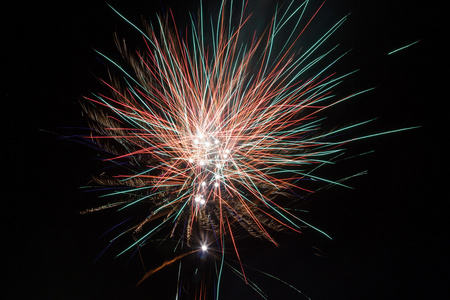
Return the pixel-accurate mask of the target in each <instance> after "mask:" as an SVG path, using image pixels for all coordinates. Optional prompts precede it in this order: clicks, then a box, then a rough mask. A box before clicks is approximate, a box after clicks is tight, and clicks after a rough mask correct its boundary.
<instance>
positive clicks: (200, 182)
mask: <svg viewBox="0 0 450 300" xmlns="http://www.w3.org/2000/svg"><path fill="white" fill-rule="evenodd" d="M308 2H309V1H305V2H304V3H303V4H301V5H300V6H298V7H294V4H293V2H292V3H291V4H290V5H288V7H287V8H286V9H284V10H283V11H281V10H279V11H277V13H276V14H275V15H274V17H273V19H272V22H271V24H270V26H268V28H267V30H266V31H265V32H264V33H262V34H260V35H256V34H255V35H254V36H253V37H251V38H250V39H247V38H248V37H246V36H242V29H243V28H244V27H245V26H249V18H248V17H245V13H244V11H245V8H246V6H247V2H244V1H243V2H242V6H241V10H240V13H239V14H238V15H237V16H238V19H239V21H238V22H237V24H235V25H234V26H233V24H232V23H233V22H232V21H231V20H232V18H233V20H235V18H236V17H235V16H234V15H233V10H232V9H230V10H227V8H226V7H227V6H226V3H225V1H223V3H222V5H221V9H220V13H219V15H218V18H217V19H216V20H213V19H211V20H208V21H205V20H204V17H203V12H202V9H201V8H200V12H199V16H198V18H192V26H191V29H186V30H185V31H184V33H183V32H182V31H179V29H178V28H177V27H176V24H175V21H173V20H172V15H171V14H169V15H167V16H166V17H162V18H158V22H157V26H154V25H146V28H145V30H141V29H139V28H138V27H137V26H135V25H134V24H132V23H131V22H129V21H128V20H127V19H126V18H125V17H123V16H122V15H120V13H119V12H117V13H118V14H119V16H121V17H122V18H123V19H124V20H125V21H127V22H128V23H130V24H131V25H132V26H133V27H134V28H136V30H138V31H139V32H140V33H141V34H142V37H143V43H144V45H145V51H143V52H140V51H136V52H133V53H131V52H130V51H129V50H128V48H127V46H126V44H125V42H122V41H119V39H117V45H118V48H119V51H120V52H121V54H122V55H123V57H124V59H125V61H126V62H127V63H128V66H129V69H126V68H124V67H122V66H121V65H119V64H118V63H116V62H114V61H113V60H111V59H109V58H108V57H107V56H105V55H103V54H101V53H100V52H99V55H101V56H102V58H103V59H105V60H107V61H109V62H110V63H111V64H112V66H113V68H115V69H116V70H118V71H119V73H120V74H121V76H118V77H114V76H113V75H111V78H110V80H109V81H106V80H104V81H103V83H104V84H105V86H107V87H108V90H109V91H110V93H109V95H103V94H94V95H93V96H91V97H86V99H87V100H88V101H87V103H86V104H84V108H85V111H86V114H87V116H88V117H89V119H90V127H91V129H92V133H91V134H90V135H89V136H87V137H86V138H87V139H88V140H90V141H91V142H93V143H94V144H95V145H96V146H97V147H100V148H101V149H103V150H104V151H105V152H107V153H109V157H107V158H105V160H107V161H110V162H112V163H113V164H114V165H116V166H117V168H116V169H117V170H120V171H117V172H118V173H111V172H109V173H107V174H106V175H101V176H99V177H95V178H94V181H95V182H96V183H97V185H99V186H108V187H110V188H112V190H113V191H112V192H111V193H107V194H105V195H103V197H105V196H110V198H113V199H115V201H116V202H113V203H111V202H110V203H108V204H107V205H103V206H100V207H97V208H92V209H88V210H86V211H85V212H90V211H95V210H100V209H103V208H110V207H118V206H120V209H121V210H124V209H127V208H129V207H137V206H138V207H141V208H142V211H143V213H144V214H145V215H144V217H143V218H142V219H141V220H140V221H139V222H137V223H136V224H135V226H132V227H131V228H128V229H127V230H125V231H124V232H122V233H120V234H119V236H122V235H124V234H125V233H132V234H133V236H134V237H135V241H134V243H132V244H131V245H130V246H129V247H127V248H126V249H123V251H122V252H121V253H120V254H123V253H125V252H127V251H130V250H131V249H135V248H139V247H141V246H142V245H144V244H145V243H146V242H147V241H149V240H150V239H151V238H154V237H155V235H156V234H157V233H158V232H161V230H162V228H170V230H169V231H170V232H169V233H168V235H167V236H166V238H171V239H173V240H176V241H178V243H177V247H178V246H179V245H182V246H180V247H181V248H182V247H184V248H185V249H186V248H187V249H190V250H189V251H190V252H186V253H184V254H182V255H180V256H178V257H177V260H180V259H181V258H182V257H184V256H185V255H187V254H190V253H196V252H197V253H198V252H199V251H200V252H212V251H211V248H214V249H215V250H214V251H215V253H216V255H217V257H218V260H219V267H218V268H217V269H218V271H217V272H216V275H217V276H216V277H217V278H218V280H220V274H221V273H222V272H221V268H222V267H223V257H224V255H225V247H226V245H232V249H234V250H233V252H234V254H235V257H236V258H237V259H238V261H240V258H239V251H238V247H237V245H236V237H235V235H236V232H239V233H240V234H241V235H242V232H243V231H242V229H243V230H244V232H246V233H247V234H249V235H251V236H254V237H256V238H260V239H265V240H268V241H270V242H273V243H276V242H275V240H274V239H273V237H272V235H273V234H271V233H272V232H277V231H281V230H283V229H291V230H294V231H297V232H300V229H301V227H302V226H305V225H307V226H310V225H309V224H308V223H306V222H305V221H303V220H302V219H301V218H299V217H298V216H296V215H295V214H294V213H293V212H292V211H291V210H289V207H285V206H284V203H287V201H286V198H288V196H287V194H292V192H293V191H296V190H299V189H302V190H304V191H306V192H308V193H309V192H312V191H310V190H308V189H307V188H306V187H302V184H301V183H302V182H303V181H304V180H310V179H313V180H316V181H322V182H323V183H325V184H334V185H344V184H343V183H342V182H341V181H331V180H328V179H325V178H321V177H317V176H315V175H314V170H316V169H317V168H319V167H321V166H322V165H325V164H330V163H332V162H331V159H332V158H333V157H335V156H338V155H340V154H341V153H342V151H343V149H342V147H340V146H341V145H343V144H345V143H347V142H349V141H352V140H355V139H344V140H337V138H336V136H337V135H340V134H341V133H344V132H346V131H348V130H349V129H351V128H353V127H356V126H360V125H362V124H365V123H367V122H361V123H358V124H353V125H351V126H346V127H341V128H338V129H334V130H332V131H327V132H323V130H322V129H321V121H322V119H320V117H319V115H320V113H321V112H322V111H324V110H325V109H327V108H329V107H331V106H333V105H335V104H337V103H339V102H342V101H345V100H347V99H350V98H352V97H355V96H356V95H358V94H360V93H362V92H358V93H354V94H351V95H349V96H347V97H345V98H337V97H335V96H334V95H333V94H332V89H334V88H335V87H336V86H337V85H339V83H340V82H342V81H343V80H344V78H345V77H346V76H349V75H350V74H351V73H353V72H351V73H347V74H344V75H341V76H338V75H336V74H335V73H333V72H332V71H330V67H331V66H332V65H333V64H334V63H335V62H336V61H337V60H338V59H340V58H341V57H342V56H343V54H342V55H336V54H335V52H336V47H334V48H331V49H327V50H326V51H323V50H321V48H322V47H321V46H322V44H323V43H324V42H325V41H327V40H328V38H329V37H330V36H331V35H332V34H333V32H335V31H336V30H337V29H338V28H339V27H340V26H341V24H342V23H343V22H344V21H345V19H346V17H344V18H342V19H341V20H339V21H338V22H336V23H335V24H334V25H333V26H331V27H330V29H329V30H328V31H326V32H325V33H324V34H323V35H322V36H320V37H319V38H318V39H317V40H316V41H315V42H314V43H312V45H311V46H310V47H309V48H306V49H304V50H302V51H301V52H300V53H298V52H296V51H294V50H295V49H294V48H293V47H294V45H297V44H298V42H299V40H300V38H301V36H302V33H303V32H304V31H305V30H306V29H307V28H308V26H309V25H310V23H311V21H312V20H313V19H314V18H315V16H316V14H317V13H318V10H317V11H313V12H312V13H311V14H310V17H305V11H306V10H307V8H308ZM200 4H201V1H200ZM231 6H233V3H231ZM319 9H320V8H319ZM227 11H228V13H227ZM204 22H205V23H206V24H210V26H211V27H208V28H209V29H206V27H207V26H205V24H204ZM209 22H210V23H209ZM287 26H290V28H289V29H288V31H289V32H292V33H291V34H290V35H289V37H288V38H287V39H285V40H284V41H283V43H281V44H277V43H279V42H278V40H277V38H276V37H277V34H279V33H280V32H281V31H282V30H286V29H287V28H286V27H287ZM245 40H250V42H249V43H244V42H243V41H245ZM275 45H276V47H275ZM275 48H276V49H277V50H274V49H275ZM280 49H281V51H280ZM330 57H331V58H330ZM325 61H328V63H325ZM319 64H320V65H321V66H322V67H321V68H320V69H319V70H318V71H314V75H312V76H311V75H309V77H306V74H311V73H312V71H313V70H314V68H317V65H319ZM366 137H369V136H364V137H359V138H358V139H362V138H366ZM289 202H290V201H289ZM317 230H319V229H317ZM319 231H320V230H319ZM324 234H325V233H324ZM325 235H326V234H325ZM198 237H201V238H198ZM192 249H194V250H192ZM241 274H243V277H244V278H245V272H244V268H243V267H242V268H241ZM148 275H149V273H147V274H146V276H144V278H147V277H148ZM217 290H218V288H217ZM216 293H217V294H218V291H216Z"/></svg>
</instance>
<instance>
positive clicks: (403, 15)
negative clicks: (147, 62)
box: [1, 0, 450, 300]
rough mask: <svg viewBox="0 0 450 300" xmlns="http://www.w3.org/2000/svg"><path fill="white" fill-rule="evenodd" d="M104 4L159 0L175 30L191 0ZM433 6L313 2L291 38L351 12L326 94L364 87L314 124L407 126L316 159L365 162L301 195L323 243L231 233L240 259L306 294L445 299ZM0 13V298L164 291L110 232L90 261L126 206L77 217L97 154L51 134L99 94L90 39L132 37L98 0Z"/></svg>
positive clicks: (439, 77) (442, 121)
mask: <svg viewBox="0 0 450 300" xmlns="http://www.w3.org/2000/svg"><path fill="white" fill-rule="evenodd" d="M213 2H214V1H213V0H210V1H209V3H210V6H211V7H213V6H214V5H213V4H212V3H213ZM216 2H218V1H216ZM300 2H301V1H299V3H300ZM312 2H313V3H314V4H313V6H314V5H316V4H315V3H318V2H315V1H312ZM108 3H109V4H111V5H112V6H114V7H115V8H116V9H118V10H119V11H120V12H122V13H123V14H124V15H125V16H127V17H129V18H130V19H131V20H132V21H134V22H135V23H136V24H140V16H141V15H142V16H144V17H145V18H152V20H155V15H156V13H159V12H161V10H162V8H161V7H162V6H161V3H162V5H163V7H164V9H166V10H167V8H169V7H171V8H172V9H173V11H174V15H175V18H176V19H177V22H178V25H179V26H180V27H184V26H182V25H185V24H186V22H187V20H188V14H187V12H188V11H194V12H195V11H196V9H197V7H198V1H189V0H185V1H174V0H171V1H167V0H161V3H160V1H150V0H148V1H137V0H134V1H120V0H111V1H108ZM255 3H258V4H255ZM274 3H275V1H271V0H270V1H269V0H261V1H258V2H255V1H250V5H249V10H254V11H255V15H256V16H257V18H255V20H257V21H255V24H254V26H255V27H258V26H261V24H265V21H264V20H267V24H268V22H269V16H271V15H272V14H273V8H274ZM311 11H312V10H310V12H311ZM444 11H445V10H444V9H443V7H437V6H435V5H430V4H429V3H424V2H414V1H404V0H401V1H387V0H381V1H356V0H355V1H350V0H349V1H344V0H342V1H337V0H336V1H328V2H326V3H325V5H324V7H323V9H322V11H321V12H320V14H319V15H318V17H317V18H316V19H315V23H316V24H315V25H313V26H312V30H311V32H309V33H307V34H306V37H305V38H306V39H308V38H313V37H314V34H315V33H316V32H317V33H320V32H323V30H324V29H325V28H327V27H329V25H330V24H332V23H333V22H335V21H336V20H338V19H339V18H341V17H342V16H344V15H345V14H347V13H349V12H351V15H350V17H349V19H348V21H347V22H346V23H345V24H344V25H343V26H342V28H341V29H340V30H339V31H338V32H337V33H336V34H335V35H334V36H333V37H332V38H331V40H330V43H329V44H328V45H335V44H337V43H340V44H341V46H340V47H341V49H342V51H345V50H349V49H352V51H351V52H350V53H349V54H348V55H347V56H346V57H345V58H344V59H343V60H342V61H341V62H339V63H338V64H337V65H336V67H335V69H334V70H336V71H338V72H340V73H345V72H348V71H350V70H354V69H360V71H359V72H358V73H357V74H356V75H354V76H353V77H352V78H350V79H349V80H348V82H346V83H345V84H344V85H343V86H342V90H340V88H338V89H337V90H336V91H335V92H336V93H337V94H341V93H342V94H345V93H346V92H348V91H358V90H363V89H366V88H370V87H376V89H375V90H374V91H372V92H370V93H367V94H364V95H363V96H361V97H358V99H356V100H353V101H352V102H351V103H349V104H344V105H342V107H339V108H337V109H334V110H332V111H331V112H330V115H329V122H330V123H331V124H335V125H344V124H347V123H350V122H353V121H363V120H367V119H371V118H378V119H377V121H375V122H374V123H373V125H370V126H368V127H365V128H363V129H358V130H357V131H356V133H360V134H365V133H375V132H380V131H383V130H390V129H398V128H402V127H410V126H421V127H420V128H418V129H415V130H411V131H407V132H403V133H398V134H392V135H387V136H383V137H377V138H373V139H370V140H364V141H361V142H356V143H354V144H351V145H348V153H349V155H352V154H358V153H364V152H367V151H371V150H375V152H373V153H371V154H368V155H364V156H362V157H357V158H355V159H353V160H351V161H347V162H344V163H342V164H341V165H340V164H337V165H335V166H333V168H329V169H327V171H328V172H329V173H327V174H329V176H330V177H331V178H339V177H345V176H348V175H350V174H354V173H357V172H360V171H363V170H368V174H367V175H365V176H361V177H358V178H355V179H352V180H351V181H349V182H348V184H350V185H351V186H353V187H354V189H352V190H349V189H344V188H338V187H334V188H330V189H327V190H324V191H321V192H320V193H317V194H316V195H313V196H312V197H310V200H311V201H310V202H308V203H306V204H305V205H304V207H303V209H305V210H308V211H309V213H308V214H306V215H304V217H305V220H307V221H308V222H311V223H313V224H315V225H316V226H317V227H318V228H320V229H322V230H324V231H325V232H327V233H328V234H329V235H331V236H332V237H333V240H328V239H327V238H325V237H324V236H322V235H320V234H319V233H317V232H314V231H313V230H305V231H304V233H302V234H293V233H285V234H281V235H279V236H277V237H278V241H279V242H280V247H279V248H276V247H275V246H273V245H271V244H269V243H262V242H259V241H254V240H252V239H246V240H245V239H243V240H242V241H241V242H240V243H241V244H240V245H241V249H242V257H241V258H242V260H243V261H244V263H246V264H248V265H250V266H252V267H256V268H258V269H261V270H263V271H265V272H268V273H270V274H273V275H274V276H277V277H279V278H281V279H283V280H285V281H286V282H288V283H290V284H292V285H293V286H295V287H296V288H298V289H299V290H301V291H302V292H304V293H305V294H306V295H308V296H309V297H310V298H311V299H313V300H321V299H346V300H349V299H448V297H449V296H448V295H449V293H450V290H449V287H448V286H449V283H450V276H449V271H448V269H449V267H450V265H449V263H448V257H447V256H448V251H447V249H448V243H449V230H448V227H446V226H447V224H446V223H447V222H446V219H447V212H446V209H445V207H446V205H445V204H446V203H447V202H448V199H449V197H448V193H445V192H446V191H447V190H448V186H449V176H448V172H447V168H446V167H445V164H446V162H447V160H448V159H447V158H448V150H449V149H448V148H449V147H448V145H445V143H446V142H448V140H449V138H448V131H446V130H445V127H446V126H447V124H448V117H449V113H448V110H446V109H445V108H444V107H445V106H447V105H448V104H447V102H448V93H447V92H446V91H445V88H446V86H445V85H446V84H448V82H449V80H448V74H447V73H446V71H445V70H446V68H447V67H446V64H445V59H444V56H447V55H448V50H446V51H444V50H442V48H441V47H443V45H444V44H445V41H444V39H443V36H444V32H446V30H448V26H447V20H446V18H447V16H445V18H444ZM3 12H4V15H6V21H7V22H5V25H3V26H2V27H3V28H2V29H3V31H4V34H3V35H2V40H3V42H2V44H3V45H2V53H3V55H2V56H3V58H4V59H5V62H4V63H3V64H2V65H3V67H4V66H6V69H5V68H3V75H4V77H6V78H4V79H3V80H2V83H4V84H5V80H6V84H5V85H4V87H3V88H2V90H1V99H2V108H3V109H2V119H3V120H5V119H6V122H5V121H4V122H2V123H3V126H5V127H4V130H3V133H4V134H5V133H6V137H4V138H3V143H2V145H3V146H2V153H3V155H2V161H3V163H2V165H3V171H2V174H3V175H4V177H3V180H2V187H3V189H2V190H3V192H2V197H1V198H2V202H3V206H2V208H3V212H4V213H3V220H4V223H3V226H2V229H3V234H2V244H3V247H2V248H3V249H4V250H6V254H4V255H3V257H2V258H3V265H4V266H5V267H4V268H3V270H4V271H3V273H4V277H6V279H4V280H3V281H4V283H5V285H6V287H7V288H6V289H3V290H2V291H3V292H4V293H5V295H7V296H5V297H3V298H4V299H174V298H175V291H176V272H177V269H176V268H174V267H169V268H167V269H166V270H162V271H160V272H158V273H157V274H155V275H154V276H152V277H150V278H149V279H148V280H147V281H145V282H144V283H143V284H142V285H141V286H139V287H137V288H135V287H134V285H135V284H136V283H137V281H139V279H140V278H141V276H142V275H143V270H142V267H141V266H140V262H139V260H138V259H137V258H133V259H131V260H130V261H128V258H129V256H127V257H124V258H122V257H121V258H119V259H114V257H115V255H116V254H117V253H118V252H119V251H120V249H122V248H121V246H124V244H118V245H117V246H115V247H113V249H111V250H109V251H107V252H106V253H105V254H104V255H103V256H101V258H100V259H99V260H97V261H96V262H95V260H96V258H97V257H98V256H99V255H100V253H101V252H102V251H103V249H104V248H105V247H106V246H107V244H108V241H107V239H106V238H105V237H102V234H103V233H104V232H106V231H107V230H108V229H110V228H111V227H112V226H114V225H115V224H117V223H119V222H121V221H122V220H124V219H125V218H127V215H126V214H123V213H118V214H117V213H115V212H114V211H111V212H100V213H98V214H90V215H80V214H79V211H80V210H83V209H85V208H89V207H91V206H95V196H94V195H92V194H89V193H83V192H82V190H80V187H81V186H83V185H86V184H87V183H88V182H89V180H90V179H91V176H92V175H95V174H98V171H99V170H98V162H97V161H96V157H97V154H96V152H95V151H94V150H93V149H90V148H88V147H87V146H86V145H83V144H81V143H76V142H73V141H69V140H68V139H67V138H64V136H66V137H67V136H70V135H71V134H73V133H75V132H77V128H81V127H86V122H85V120H84V118H83V117H82V115H81V107H80V105H79V101H80V100H81V99H82V96H83V95H88V94H90V93H91V92H96V91H98V89H99V88H100V82H99V81H98V80H97V76H98V77H102V76H104V75H106V67H105V65H104V64H103V63H102V62H101V61H100V60H99V57H98V54H96V53H95V51H94V49H98V50H100V51H102V52H104V53H105V54H107V55H111V56H112V57H116V58H119V55H118V52H117V51H116V49H115V46H114V41H113V33H114V32H118V33H119V35H120V36H123V37H125V38H126V39H127V40H128V41H130V43H131V44H133V43H136V44H138V45H139V43H140V38H139V35H138V34H137V33H136V32H135V31H134V30H132V29H131V28H130V26H129V25H128V24H126V23H125V22H124V21H123V20H122V19H120V18H119V17H118V16H117V15H115V13H114V12H113V11H112V10H111V9H110V8H109V7H108V5H107V3H106V2H104V1H60V2H59V3H55V2H54V1H51V2H50V1H32V2H31V1H30V3H27V2H26V1H19V2H17V3H16V4H14V7H8V8H6V10H4V11H3ZM258 16H259V17H258ZM321 30H322V31H321ZM417 40H421V41H420V42H419V43H417V44H416V45H414V46H411V47H410V48H407V49H405V50H403V51H400V52H398V53H396V54H393V55H390V56H388V55H387V53H388V52H390V51H391V50H394V49H396V48H399V47H401V46H404V45H407V44H409V43H412V42H414V41H417ZM447 66H448V65H447ZM5 105H6V106H5ZM444 191H445V192H444ZM93 203H94V205H92V204H93ZM143 250H144V251H149V254H147V257H150V259H149V260H147V261H148V264H149V265H152V266H157V265H158V264H159V263H160V262H162V261H158V259H160V258H163V257H164V250H165V249H163V248H161V249H158V250H155V249H152V248H151V247H150V248H146V247H144V249H143ZM317 254H320V255H317ZM151 258H154V261H152V259H151ZM248 272H249V278H250V279H252V280H254V281H255V282H257V283H258V284H260V285H261V287H262V288H263V290H264V291H265V292H266V293H267V295H269V298H270V299H305V298H302V296H301V295H299V294H298V293H295V292H293V291H292V289H290V288H289V287H287V286H286V285H283V284H281V283H280V282H278V281H276V280H273V279H270V278H268V277H267V276H263V275H261V274H258V273H257V272H252V271H248ZM222 291H223V293H222V298H221V299H233V300H237V299H246V300H250V299H261V298H260V297H259V296H258V295H257V294H256V293H255V292H254V291H252V290H251V289H250V288H249V287H248V286H245V284H244V282H243V281H242V280H240V279H239V278H237V277H236V276H235V275H234V274H232V273H231V272H229V271H227V272H226V273H225V277H224V280H223V285H222Z"/></svg>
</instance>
